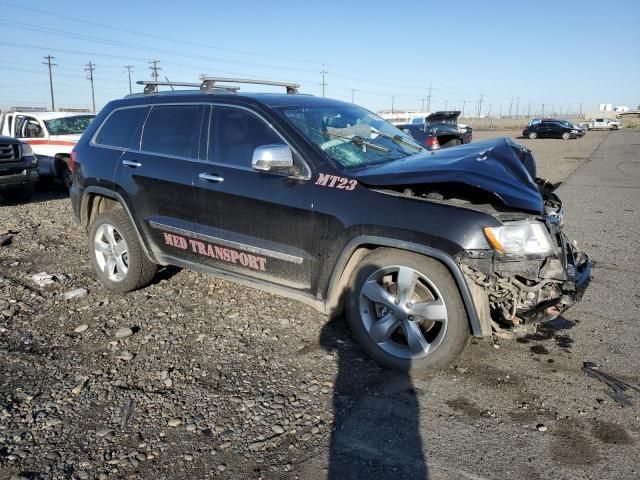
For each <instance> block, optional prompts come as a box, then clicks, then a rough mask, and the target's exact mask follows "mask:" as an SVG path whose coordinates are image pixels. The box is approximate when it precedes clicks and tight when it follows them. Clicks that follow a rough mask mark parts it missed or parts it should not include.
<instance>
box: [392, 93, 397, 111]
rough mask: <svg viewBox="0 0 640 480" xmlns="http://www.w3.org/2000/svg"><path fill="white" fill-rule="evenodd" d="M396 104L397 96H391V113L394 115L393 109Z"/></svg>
mask: <svg viewBox="0 0 640 480" xmlns="http://www.w3.org/2000/svg"><path fill="white" fill-rule="evenodd" d="M395 103H396V96H395V95H391V113H393V109H394V106H395Z"/></svg>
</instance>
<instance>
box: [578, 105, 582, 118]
mask: <svg viewBox="0 0 640 480" xmlns="http://www.w3.org/2000/svg"><path fill="white" fill-rule="evenodd" d="M578 118H582V102H580V113H579V114H578Z"/></svg>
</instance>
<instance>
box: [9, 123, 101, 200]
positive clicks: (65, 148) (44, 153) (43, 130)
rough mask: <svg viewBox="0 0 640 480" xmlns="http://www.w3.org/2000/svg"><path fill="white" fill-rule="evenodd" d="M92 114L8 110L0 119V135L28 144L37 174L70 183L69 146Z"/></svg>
mask: <svg viewBox="0 0 640 480" xmlns="http://www.w3.org/2000/svg"><path fill="white" fill-rule="evenodd" d="M94 118H95V115H93V114H88V113H80V114H79V113H69V112H11V113H6V114H4V115H3V117H2V119H0V135H7V136H10V137H15V138H18V139H19V140H22V141H23V142H27V143H28V144H29V145H31V148H32V149H33V152H34V154H35V156H36V158H37V159H38V174H39V176H40V178H46V177H49V178H51V177H53V178H57V179H59V180H60V181H61V182H62V184H63V185H64V186H65V187H66V188H69V187H70V186H71V171H70V169H69V161H70V157H71V150H73V147H75V145H76V142H77V141H78V139H79V138H80V136H81V135H82V133H83V132H84V131H85V130H86V128H87V127H88V126H89V124H90V123H91V121H92V120H93V119H94Z"/></svg>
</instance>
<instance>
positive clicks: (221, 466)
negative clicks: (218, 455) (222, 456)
mask: <svg viewBox="0 0 640 480" xmlns="http://www.w3.org/2000/svg"><path fill="white" fill-rule="evenodd" d="M226 469H227V466H226V465H225V464H224V463H221V464H220V465H218V471H219V472H224V471H225V470H226Z"/></svg>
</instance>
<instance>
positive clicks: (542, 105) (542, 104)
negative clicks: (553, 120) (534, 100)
mask: <svg viewBox="0 0 640 480" xmlns="http://www.w3.org/2000/svg"><path fill="white" fill-rule="evenodd" d="M540 116H541V117H544V103H543V104H542V115H540Z"/></svg>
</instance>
